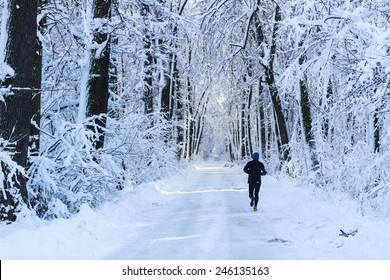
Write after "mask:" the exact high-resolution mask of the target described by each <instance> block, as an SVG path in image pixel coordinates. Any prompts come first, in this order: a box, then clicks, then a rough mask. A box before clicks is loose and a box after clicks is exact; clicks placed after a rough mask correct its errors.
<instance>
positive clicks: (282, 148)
mask: <svg viewBox="0 0 390 280" xmlns="http://www.w3.org/2000/svg"><path fill="white" fill-rule="evenodd" d="M280 20H281V11H280V7H279V6H276V10H275V23H274V30H273V33H272V44H271V48H270V60H269V64H268V66H266V67H265V81H266V83H267V85H268V88H269V91H270V94H271V100H272V104H273V107H274V117H275V133H276V135H277V138H278V139H277V143H278V150H279V155H280V156H281V159H282V160H284V161H287V160H288V159H289V154H290V153H289V149H288V144H289V136H288V131H287V125H286V120H285V117H284V114H283V108H282V103H281V100H280V97H279V93H278V89H277V87H276V80H275V73H274V70H273V67H274V65H273V64H274V60H275V56H276V42H277V31H278V24H279V22H280Z"/></svg>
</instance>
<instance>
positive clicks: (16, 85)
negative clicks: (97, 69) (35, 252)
mask: <svg viewBox="0 0 390 280" xmlns="http://www.w3.org/2000/svg"><path fill="white" fill-rule="evenodd" d="M7 4H8V12H9V18H8V24H7V26H8V38H7V43H6V49H5V63H6V64H8V65H9V66H10V67H11V68H12V69H13V74H12V75H9V76H8V77H7V78H6V79H5V81H3V86H7V87H8V88H9V89H10V91H11V92H9V93H7V94H6V95H5V96H4V100H3V102H0V137H1V138H3V139H5V140H7V141H9V143H11V144H12V146H11V145H10V146H8V147H7V149H9V150H10V151H11V152H12V153H13V157H12V158H13V160H14V161H15V162H16V163H17V164H18V165H20V166H22V167H26V166H27V157H28V147H29V136H30V129H31V117H32V101H31V100H32V94H33V88H34V86H35V83H34V77H35V76H34V69H35V67H34V65H35V64H34V58H35V52H36V44H34V43H31V42H36V34H37V1H30V0H8V1H7V2H6V5H7ZM2 168H3V172H4V173H5V174H7V170H4V167H2ZM3 184H4V190H5V191H4V192H2V194H1V195H0V204H3V205H4V204H8V209H9V210H8V213H2V218H3V219H6V220H14V219H16V216H15V215H14V212H15V210H16V209H17V207H18V204H19V203H20V202H25V203H27V188H26V178H24V176H22V175H21V174H19V175H18V176H17V178H16V179H14V180H13V182H12V184H9V183H8V182H7V183H5V182H3ZM12 189H14V190H12ZM15 191H16V192H15Z"/></svg>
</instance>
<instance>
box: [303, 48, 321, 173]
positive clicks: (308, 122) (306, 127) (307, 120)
mask: <svg viewBox="0 0 390 280" xmlns="http://www.w3.org/2000/svg"><path fill="white" fill-rule="evenodd" d="M304 61H305V55H302V56H301V57H300V58H299V64H300V65H302V64H303V63H304ZM299 85H300V92H301V104H300V105H301V114H302V125H303V132H304V139H305V141H306V143H307V145H308V146H309V149H310V160H311V164H312V167H313V168H314V169H315V168H317V166H318V164H319V163H318V159H317V152H316V147H315V140H314V136H313V125H312V118H311V111H310V100H309V93H308V90H307V78H306V75H304V77H303V78H302V79H301V80H300V81H299Z"/></svg>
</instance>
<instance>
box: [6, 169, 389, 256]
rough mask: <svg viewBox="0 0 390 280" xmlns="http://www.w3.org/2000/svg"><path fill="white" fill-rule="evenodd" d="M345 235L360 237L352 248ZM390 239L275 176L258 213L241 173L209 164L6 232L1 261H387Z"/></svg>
mask: <svg viewBox="0 0 390 280" xmlns="http://www.w3.org/2000/svg"><path fill="white" fill-rule="evenodd" d="M336 197H340V196H339V195H337V196H336ZM340 229H342V230H344V231H345V232H351V231H354V230H358V232H357V233H356V235H354V236H350V237H348V238H347V237H342V236H340V235H339V234H340ZM389 232H390V223H389V222H388V221H386V220H384V219H379V218H375V217H372V216H365V217H362V216H361V215H360V214H359V213H358V211H357V203H356V202H353V201H349V200H347V199H343V200H341V199H339V198H335V197H331V196H330V195H326V194H325V193H322V192H321V191H319V190H315V189H314V188H311V187H308V186H300V185H297V184H296V183H295V182H294V181H291V180H287V179H279V180H278V179H276V178H274V177H272V176H264V177H263V184H262V187H261V191H260V202H259V211H258V212H253V211H252V209H251V208H250V206H249V198H248V194H247V184H246V174H245V173H244V172H243V171H242V166H233V167H232V166H225V164H224V163H223V162H214V161H213V162H199V163H197V164H194V165H193V166H191V167H189V168H188V169H186V170H184V171H183V172H182V173H181V174H176V175H174V176H171V177H168V178H165V179H163V180H160V181H157V182H153V183H147V184H144V185H142V186H140V187H137V188H136V189H135V190H127V191H124V192H123V194H122V195H121V197H120V198H119V199H117V201H116V202H115V203H110V204H107V205H105V206H104V207H103V208H102V209H99V210H98V211H93V210H91V209H90V208H89V207H87V206H85V207H83V208H82V211H81V212H80V213H79V214H77V215H76V216H74V217H73V218H71V219H68V220H65V219H58V220H54V221H51V222H47V221H41V220H39V219H37V218H34V217H31V216H28V215H26V217H24V218H21V219H19V220H18V221H17V222H16V223H14V224H11V225H5V224H4V223H2V224H0V259H3V260H4V259H27V260H32V259H40V260H42V259H56V260H60V259H76V260H79V259H88V260H97V259H103V260H104V259H106V260H107V259H112V260H143V259H160V260H171V259H182V260H191V259H202V260H212V259H217V260H232V259H241V260H242V259H263V260H273V259H277V260H311V259H320V260H341V259H351V260H355V259H364V260H371V259H372V260H376V259H385V260H388V259H390V234H389Z"/></svg>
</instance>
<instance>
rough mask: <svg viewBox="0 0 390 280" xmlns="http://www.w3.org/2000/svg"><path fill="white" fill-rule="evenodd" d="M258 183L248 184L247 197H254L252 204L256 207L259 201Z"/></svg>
mask: <svg viewBox="0 0 390 280" xmlns="http://www.w3.org/2000/svg"><path fill="white" fill-rule="evenodd" d="M259 191H260V184H249V198H250V199H252V198H254V202H255V203H254V206H255V207H257V203H258V202H259Z"/></svg>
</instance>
